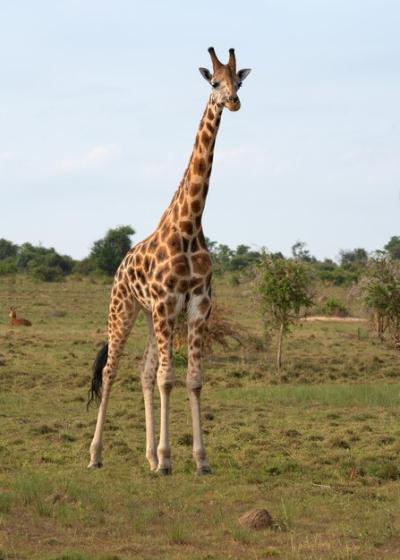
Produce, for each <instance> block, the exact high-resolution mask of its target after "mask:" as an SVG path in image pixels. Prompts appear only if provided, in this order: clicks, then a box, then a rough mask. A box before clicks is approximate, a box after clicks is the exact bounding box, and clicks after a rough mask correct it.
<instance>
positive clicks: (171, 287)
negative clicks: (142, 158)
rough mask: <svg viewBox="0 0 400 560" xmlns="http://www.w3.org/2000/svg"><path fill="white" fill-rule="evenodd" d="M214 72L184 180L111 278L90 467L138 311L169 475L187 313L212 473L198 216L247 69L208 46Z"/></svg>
mask: <svg viewBox="0 0 400 560" xmlns="http://www.w3.org/2000/svg"><path fill="white" fill-rule="evenodd" d="M209 52H210V54H211V58H212V62H213V68H214V73H213V75H211V73H210V72H209V71H208V70H206V69H203V68H201V69H200V72H201V73H202V75H203V76H204V77H205V78H206V80H207V81H209V82H210V83H211V84H212V85H213V93H212V94H211V96H210V98H209V101H208V103H207V106H206V109H205V111H204V114H203V117H202V119H201V121H200V126H199V129H198V132H197V135H196V140H195V145H194V148H193V152H192V155H191V158H190V161H189V165H188V167H187V169H186V171H185V173H184V176H183V179H182V181H181V183H180V185H179V187H178V189H177V191H176V193H175V195H174V197H173V199H172V201H171V203H170V205H169V206H168V208H167V209H166V211H165V212H164V214H163V216H162V217H161V220H160V223H159V225H158V227H157V229H156V230H155V231H154V233H152V234H151V235H150V236H149V237H147V238H146V239H145V240H143V241H141V242H140V243H138V244H137V245H135V246H134V247H133V248H132V249H131V250H130V251H129V252H128V253H127V255H126V256H125V258H124V259H123V261H122V262H121V265H120V266H119V268H118V271H117V273H116V275H115V280H114V285H113V288H112V293H111V303H110V309H109V321H108V346H107V347H106V349H103V351H101V352H100V354H101V356H100V354H99V357H98V360H97V362H96V365H95V368H94V377H93V381H92V396H93V393H95V394H97V395H98V396H100V388H101V403H100V408H99V413H98V419H97V425H96V430H95V434H94V438H93V441H92V444H91V448H90V450H91V459H90V463H89V467H91V468H95V467H99V466H101V447H102V443H101V441H102V432H103V427H104V421H105V414H106V408H107V403H108V398H109V394H110V390H111V386H112V383H113V380H114V379H115V376H116V373H117V368H118V362H119V358H120V356H121V353H122V350H123V347H124V344H125V342H126V340H127V337H128V335H129V333H130V330H131V328H132V325H133V323H134V321H135V319H136V317H137V315H138V313H139V312H140V311H141V310H142V311H143V312H144V314H145V316H146V321H147V326H148V335H149V337H148V343H147V347H146V351H145V355H144V362H143V368H142V372H141V382H142V389H143V396H144V403H145V414H146V457H147V459H148V461H149V464H150V468H151V469H152V470H157V472H158V473H160V474H170V473H171V453H170V446H169V432H168V430H169V396H170V393H171V390H172V387H173V384H174V379H175V375H174V370H173V365H172V335H173V328H174V323H175V319H176V317H177V315H178V314H179V313H180V312H181V311H183V310H184V311H186V312H187V316H188V372H187V378H186V386H187V390H188V394H189V401H190V406H191V412H192V423H193V456H194V459H195V461H196V465H197V472H198V473H199V474H206V473H208V472H210V467H209V465H208V461H207V457H206V452H205V449H204V443H203V435H202V428H201V415H200V393H201V388H202V383H203V381H202V364H201V357H202V356H201V355H202V339H203V333H204V329H205V327H206V322H207V319H208V316H209V314H210V311H211V272H212V265H211V258H210V255H209V252H208V250H207V246H206V242H205V238H204V234H203V229H202V224H201V218H202V214H203V210H204V205H205V201H206V197H207V192H208V185H209V178H210V174H211V169H212V163H213V154H214V145H215V139H216V136H217V132H218V128H219V124H220V120H221V115H222V111H223V108H224V106H226V107H228V108H229V109H230V110H232V111H234V110H238V109H239V107H240V101H239V98H238V97H237V95H236V92H237V89H238V88H239V87H240V84H241V81H242V80H243V79H244V78H245V77H246V76H247V74H248V73H249V70H241V71H239V72H238V73H236V62H235V57H234V52H233V49H231V50H230V58H229V63H228V64H227V65H223V64H221V63H220V62H219V60H218V59H217V57H216V55H215V52H214V50H213V49H212V48H210V49H209ZM156 382H157V385H158V388H159V391H160V401H161V425H160V440H159V444H158V447H156V436H155V426H154V412H153V393H154V387H155V383H156Z"/></svg>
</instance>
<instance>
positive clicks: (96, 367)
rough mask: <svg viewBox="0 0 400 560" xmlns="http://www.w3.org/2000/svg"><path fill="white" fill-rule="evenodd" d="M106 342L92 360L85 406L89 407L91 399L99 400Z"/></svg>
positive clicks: (105, 358)
mask: <svg viewBox="0 0 400 560" xmlns="http://www.w3.org/2000/svg"><path fill="white" fill-rule="evenodd" d="M107 356H108V342H107V343H106V344H104V346H102V347H101V348H100V350H99V352H98V354H97V356H96V358H95V360H94V362H93V376H92V384H91V386H90V389H89V399H88V402H87V405H86V408H89V406H90V405H91V403H92V402H93V401H96V402H99V401H100V400H101V386H102V383H103V368H104V366H105V365H106V363H107Z"/></svg>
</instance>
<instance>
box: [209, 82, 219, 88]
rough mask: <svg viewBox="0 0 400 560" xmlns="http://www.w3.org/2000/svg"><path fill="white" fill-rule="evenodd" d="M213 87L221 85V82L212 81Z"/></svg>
mask: <svg viewBox="0 0 400 560" xmlns="http://www.w3.org/2000/svg"><path fill="white" fill-rule="evenodd" d="M211 85H212V87H213V88H217V87H218V86H219V82H211Z"/></svg>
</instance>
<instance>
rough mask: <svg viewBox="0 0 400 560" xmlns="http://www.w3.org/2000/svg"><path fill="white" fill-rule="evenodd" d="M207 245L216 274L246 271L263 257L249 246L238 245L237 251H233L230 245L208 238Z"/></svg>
mask: <svg viewBox="0 0 400 560" xmlns="http://www.w3.org/2000/svg"><path fill="white" fill-rule="evenodd" d="M206 244H207V247H208V250H209V251H210V253H211V258H212V261H213V264H214V272H215V273H216V274H223V273H224V272H229V271H232V272H237V271H240V270H244V269H245V268H248V267H249V266H251V265H253V264H255V263H257V262H258V261H259V260H260V257H261V253H260V252H259V251H251V250H250V247H249V246H248V245H238V246H237V248H236V249H231V248H230V247H228V245H224V244H223V243H217V242H216V241H211V240H210V239H207V238H206Z"/></svg>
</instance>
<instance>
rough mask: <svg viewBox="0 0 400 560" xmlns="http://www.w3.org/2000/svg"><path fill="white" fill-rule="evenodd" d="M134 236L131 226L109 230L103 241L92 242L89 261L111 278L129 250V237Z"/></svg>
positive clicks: (130, 243) (130, 242)
mask: <svg viewBox="0 0 400 560" xmlns="http://www.w3.org/2000/svg"><path fill="white" fill-rule="evenodd" d="M134 234H135V230H134V229H133V228H132V227H131V226H120V227H117V228H115V229H109V230H108V231H107V233H106V235H105V237H103V239H99V240H98V241H95V242H94V244H93V247H92V250H91V251H90V255H89V259H90V260H91V261H92V263H93V265H94V267H95V268H97V269H99V270H101V271H102V272H105V273H106V274H107V275H109V276H113V275H114V274H115V272H116V271H117V269H118V267H119V265H120V263H121V261H122V259H123V258H124V256H125V255H126V253H127V252H128V251H129V249H130V248H131V245H132V241H131V236H132V235H134Z"/></svg>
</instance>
